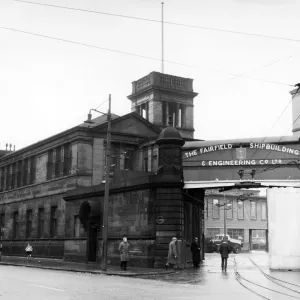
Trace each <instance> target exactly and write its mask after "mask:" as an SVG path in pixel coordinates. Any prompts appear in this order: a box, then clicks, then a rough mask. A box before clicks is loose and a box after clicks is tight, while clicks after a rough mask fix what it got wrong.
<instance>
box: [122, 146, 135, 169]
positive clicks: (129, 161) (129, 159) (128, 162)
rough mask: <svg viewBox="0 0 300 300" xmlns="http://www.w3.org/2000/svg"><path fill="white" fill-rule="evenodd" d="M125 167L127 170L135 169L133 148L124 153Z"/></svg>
mask: <svg viewBox="0 0 300 300" xmlns="http://www.w3.org/2000/svg"><path fill="white" fill-rule="evenodd" d="M124 155H125V157H124V160H125V161H124V169H125V170H133V155H134V151H133V150H126V151H125V153H124Z"/></svg>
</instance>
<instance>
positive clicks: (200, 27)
mask: <svg viewBox="0 0 300 300" xmlns="http://www.w3.org/2000/svg"><path fill="white" fill-rule="evenodd" d="M13 1H15V2H21V3H28V4H33V5H40V6H48V7H53V8H61V9H66V10H73V11H81V12H86V13H95V14H103V15H109V16H114V17H123V18H129V19H135V20H140V21H148V22H156V23H161V21H160V20H154V19H148V18H141V17H134V16H128V15H123V14H114V13H107V12H102V11H95V10H88V9H81V8H74V7H70V6H60V5H54V4H48V3H41V2H32V1H25V0H13ZM164 24H169V25H176V26H184V27H193V28H198V29H206V30H216V31H221V32H226V33H234V34H245V35H254V36H259V37H265V38H275V39H281V40H282V39H283V40H285V41H286V40H289V39H286V38H281V37H274V36H268V35H260V34H252V33H246V32H239V31H228V30H223V29H218V28H210V27H204V26H197V25H190V24H183V23H176V22H167V21H164ZM290 41H293V42H295V41H298V42H300V40H293V39H292V40H290ZM295 55H297V54H293V55H290V56H288V57H286V58H283V59H288V58H291V57H293V56H295ZM283 59H280V60H277V61H275V62H272V63H269V64H267V65H265V66H263V67H262V68H265V67H267V66H270V65H272V64H275V63H278V62H279V61H282V60H283ZM215 71H216V70H215ZM230 75H231V74H230ZM239 77H246V78H249V79H253V80H260V81H265V82H269V83H274V84H281V85H287V84H285V83H282V82H276V81H271V80H263V79H259V78H255V77H249V76H247V75H246V73H242V74H236V75H235V76H234V78H231V79H230V80H233V79H236V78H239Z"/></svg>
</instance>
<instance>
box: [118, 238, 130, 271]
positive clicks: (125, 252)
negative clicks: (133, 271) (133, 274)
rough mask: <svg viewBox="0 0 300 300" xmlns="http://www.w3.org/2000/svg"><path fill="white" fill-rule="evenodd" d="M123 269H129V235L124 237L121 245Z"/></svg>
mask: <svg viewBox="0 0 300 300" xmlns="http://www.w3.org/2000/svg"><path fill="white" fill-rule="evenodd" d="M119 251H120V258H121V270H124V271H126V270H127V262H128V261H129V243H128V242H127V237H123V241H122V242H121V243H120V245H119Z"/></svg>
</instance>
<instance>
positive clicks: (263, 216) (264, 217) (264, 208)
mask: <svg viewBox="0 0 300 300" xmlns="http://www.w3.org/2000/svg"><path fill="white" fill-rule="evenodd" d="M261 219H262V220H267V202H261Z"/></svg>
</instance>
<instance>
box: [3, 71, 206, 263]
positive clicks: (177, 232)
mask: <svg viewBox="0 0 300 300" xmlns="http://www.w3.org/2000/svg"><path fill="white" fill-rule="evenodd" d="M196 95H197V94H196V93H194V92H193V87H192V80H191V79H186V78H182V77H176V76H171V75H166V74H161V73H157V72H152V73H150V74H149V75H148V76H146V77H144V78H142V79H140V80H138V81H135V82H133V88H132V94H131V95H130V96H128V98H129V99H130V100H131V101H132V112H131V113H128V114H126V115H124V116H117V115H112V123H111V127H112V130H111V131H112V139H111V152H112V154H111V155H112V168H111V169H112V170H111V173H112V174H111V176H112V179H111V184H110V198H109V227H110V231H109V244H108V247H109V252H108V258H109V262H110V263H114V262H115V261H116V260H117V258H118V254H117V248H116V245H117V244H118V243H119V241H120V238H121V237H122V236H123V235H127V236H128V239H129V242H130V243H131V244H132V249H131V255H132V257H133V259H132V264H136V265H143V266H145V265H147V266H158V265H160V264H162V263H163V262H164V259H165V256H166V255H167V246H168V243H169V241H170V239H171V237H172V236H177V237H178V238H180V239H183V240H187V241H189V240H191V238H192V235H197V236H199V237H201V233H202V228H201V222H200V220H201V219H202V214H201V213H202V210H203V204H204V202H203V197H204V192H202V191H197V194H195V192H194V194H192V193H188V192H183V190H182V188H183V180H182V178H183V177H182V166H181V147H182V145H183V144H184V140H183V139H182V137H183V138H184V139H185V140H192V139H193V132H194V128H193V98H194V97H195V96H196ZM170 115H171V116H172V119H173V123H172V124H170V125H171V126H169V127H168V124H167V120H168V116H170ZM175 128H176V129H175ZM106 133H107V120H106V116H101V117H98V118H95V119H93V124H92V125H91V124H89V125H87V124H85V123H82V124H80V125H78V126H76V127H73V128H71V129H69V130H66V131H64V132H61V133H59V134H57V135H54V136H52V137H50V138H47V139H45V140H43V141H40V142H37V143H35V144H33V145H30V146H28V147H25V148H23V149H20V150H18V151H14V152H12V153H8V154H6V155H4V156H2V157H0V225H1V228H2V229H3V254H6V255H24V245H25V244H26V243H27V242H28V241H30V242H31V243H32V244H33V247H34V255H35V256H39V257H56V258H65V259H67V260H77V261H97V262H99V259H100V257H101V243H102V242H101V241H102V232H101V226H100V224H101V222H102V215H103V209H102V206H103V193H104V188H103V184H102V181H103V178H104V174H105V154H106ZM181 136H182V137H181Z"/></svg>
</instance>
